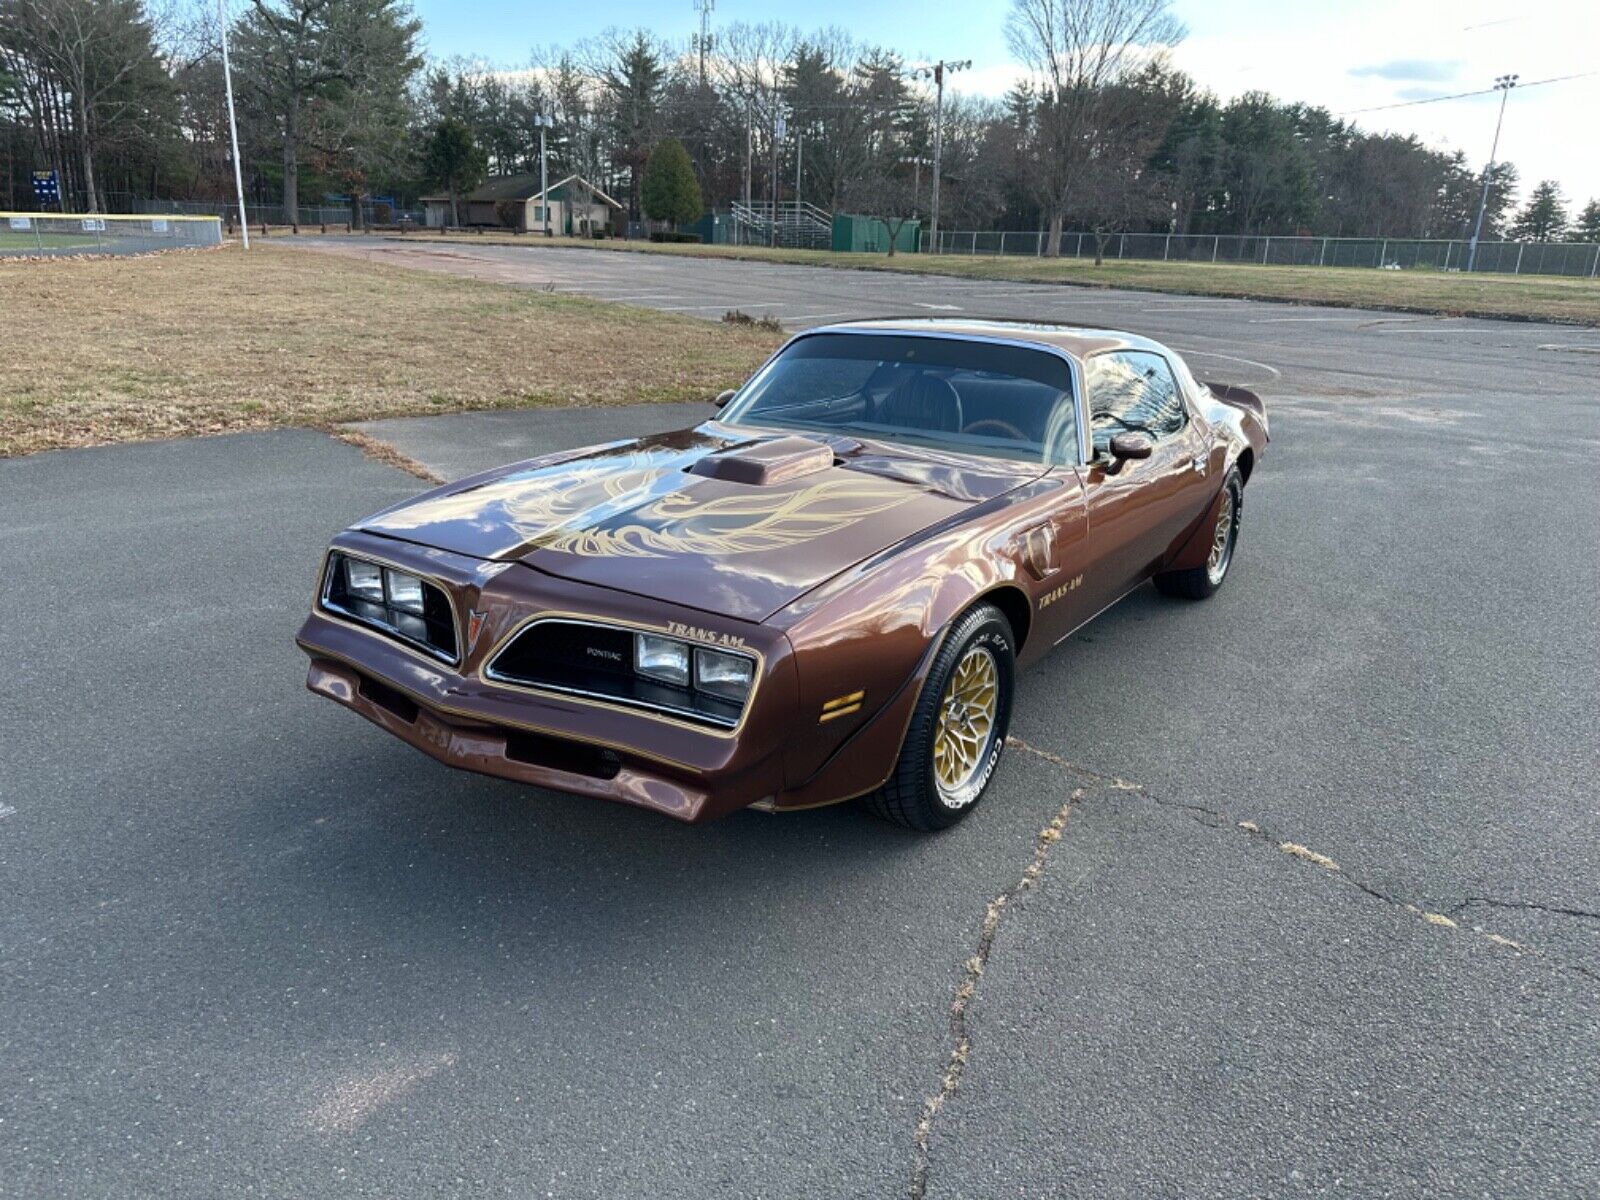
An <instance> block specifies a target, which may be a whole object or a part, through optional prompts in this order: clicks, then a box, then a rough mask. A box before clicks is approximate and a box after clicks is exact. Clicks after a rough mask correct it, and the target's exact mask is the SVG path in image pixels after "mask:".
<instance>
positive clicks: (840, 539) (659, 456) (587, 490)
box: [361, 422, 1044, 620]
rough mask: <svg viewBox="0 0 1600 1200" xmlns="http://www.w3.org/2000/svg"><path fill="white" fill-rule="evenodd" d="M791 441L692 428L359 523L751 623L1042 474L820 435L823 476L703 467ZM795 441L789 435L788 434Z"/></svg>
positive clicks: (494, 475) (1028, 467) (1032, 467)
mask: <svg viewBox="0 0 1600 1200" xmlns="http://www.w3.org/2000/svg"><path fill="white" fill-rule="evenodd" d="M785 436H786V435H785V434H784V433H783V432H782V431H777V430H773V431H770V432H769V431H765V430H763V431H754V430H743V429H734V428H732V427H730V426H726V425H720V424H717V423H716V422H708V423H707V424H705V425H702V426H700V427H699V428H697V429H692V430H684V431H680V432H677V433H670V434H663V435H661V436H659V437H653V438H646V439H641V440H639V441H633V442H625V443H620V444H614V445H609V446H601V447H595V448H592V449H590V450H587V451H580V452H578V453H577V454H576V455H574V456H572V457H568V458H564V459H562V460H560V461H557V462H554V463H549V462H545V463H543V464H542V465H541V463H540V462H537V461H536V462H530V463H523V464H518V465H513V466H509V467H506V468H503V469H502V470H500V471H496V472H491V473H489V474H488V475H481V476H477V477H475V478H473V479H469V480H466V481H464V482H462V483H461V484H459V485H457V486H455V487H451V488H445V489H442V490H440V491H437V492H433V493H431V494H429V495H428V496H425V497H423V498H421V499H419V500H416V501H412V502H409V503H405V504H401V505H398V506H396V507H394V508H391V509H388V510H386V511H384V512H382V513H379V514H378V515H377V516H375V517H372V518H370V519H369V520H367V521H366V522H363V523H362V526H361V528H363V529H366V530H368V531H370V532H373V533H379V534H385V535H388V536H390V537H397V538H404V539H405V540H407V541H413V542H419V543H422V544H425V545H430V546H437V547H439V548H441V549H445V550H451V551H454V552H456V553H460V554H469V555H473V556H475V557H478V558H490V559H498V560H502V561H521V562H524V563H527V564H528V565H529V566H531V567H534V568H536V569H537V570H540V571H545V572H548V573H549V574H552V575H559V576H561V577H563V578H567V579H573V580H579V581H582V582H585V583H592V584H597V585H599V586H602V587H608V588H616V589H620V590H622V591H628V592H634V593H637V594H639V595H643V596H656V597H660V598H661V599H663V600H666V601H669V602H670V603H673V604H682V605H687V606H689V607H693V608H699V609H703V610H706V611H708V612H716V613H721V614H724V615H726V616H731V617H738V618H742V619H745V620H760V619H762V618H764V617H767V616H769V615H771V614H772V613H774V612H776V611H777V610H778V609H780V608H782V607H783V606H784V605H786V604H788V603H790V602H791V601H792V600H794V599H795V598H797V597H799V596H801V595H803V594H804V593H805V592H808V591H810V590H811V589H812V588H814V587H816V586H817V585H818V584H819V583H822V582H824V581H826V580H827V579H830V578H832V577H833V576H834V575H836V574H837V573H838V572H840V571H842V570H844V569H845V568H847V567H849V566H851V565H853V564H855V563H857V562H860V561H861V560H862V559H864V558H867V557H869V556H870V555H873V554H876V553H878V552H879V551H882V550H884V549H886V548H887V547H890V546H892V545H894V544H895V543H897V542H899V541H902V540H904V539H906V538H908V537H910V536H912V535H913V534H915V533H917V532H918V531H919V530H922V529H925V528H927V527H928V526H929V525H932V524H934V523H936V522H939V521H942V520H945V519H946V518H948V517H951V516H953V515H955V514H958V513H960V512H962V511H964V510H965V509H966V508H968V507H969V506H970V505H972V504H974V503H976V502H978V501H981V500H985V499H989V498H992V497H994V496H997V495H1000V494H1002V493H1004V492H1007V491H1010V490H1011V489H1013V488H1015V487H1018V486H1020V485H1021V484H1023V483H1026V482H1027V481H1028V480H1030V479H1034V478H1036V477H1038V476H1039V475H1040V474H1042V473H1043V471H1044V468H1043V467H1042V466H1040V465H1038V464H1032V463H1021V462H1018V463H1010V462H1002V461H997V460H986V459H975V458H968V457H966V456H962V455H952V454H944V453H940V452H936V451H927V450H922V449H920V448H913V449H907V448H905V447H901V446H891V445H888V444H886V443H881V442H875V443H862V442H857V441H854V440H850V439H821V440H822V441H824V442H826V443H828V444H830V445H831V446H832V447H833V449H834V465H832V466H827V465H826V463H827V455H826V454H822V455H821V456H820V458H821V462H822V464H823V465H821V466H820V467H819V469H816V470H813V471H811V472H810V473H802V474H799V475H797V476H796V477H793V478H786V479H784V480H782V481H781V482H774V483H760V484H750V483H744V482H736V481H734V480H732V479H729V478H726V477H716V475H714V474H712V473H708V472H707V471H706V467H705V466H702V467H701V468H700V470H698V471H697V470H694V469H693V468H694V467H695V464H696V463H698V462H700V460H701V459H703V458H705V457H706V456H707V455H711V454H720V455H722V456H724V457H726V456H729V455H732V456H740V455H749V456H751V457H752V458H756V457H759V455H760V454H761V453H762V451H761V447H762V446H763V445H769V444H770V443H771V442H773V441H774V440H776V439H779V438H783V437H785ZM788 436H790V437H791V438H792V436H793V435H788Z"/></svg>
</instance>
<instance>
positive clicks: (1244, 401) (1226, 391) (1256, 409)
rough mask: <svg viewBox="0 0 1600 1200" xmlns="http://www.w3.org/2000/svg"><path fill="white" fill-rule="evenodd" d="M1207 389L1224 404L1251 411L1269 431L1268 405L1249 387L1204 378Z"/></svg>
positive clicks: (1264, 429)
mask: <svg viewBox="0 0 1600 1200" xmlns="http://www.w3.org/2000/svg"><path fill="white" fill-rule="evenodd" d="M1201 382H1202V383H1204V384H1205V387H1206V389H1207V390H1208V391H1209V392H1210V393H1211V394H1212V395H1213V396H1215V397H1216V398H1217V399H1218V400H1221V401H1222V402H1223V403H1224V404H1228V405H1231V406H1233V407H1234V408H1237V409H1241V410H1243V411H1244V412H1247V413H1249V414H1250V415H1251V416H1253V417H1254V418H1255V419H1256V420H1258V421H1260V422H1261V431H1262V432H1263V433H1265V432H1266V431H1267V406H1266V405H1265V404H1263V403H1261V397H1260V396H1258V395H1256V394H1255V393H1254V392H1252V391H1251V390H1250V389H1249V388H1246V387H1240V386H1239V385H1238V384H1235V383H1213V382H1212V381H1211V380H1209V379H1206V380H1202V381H1201Z"/></svg>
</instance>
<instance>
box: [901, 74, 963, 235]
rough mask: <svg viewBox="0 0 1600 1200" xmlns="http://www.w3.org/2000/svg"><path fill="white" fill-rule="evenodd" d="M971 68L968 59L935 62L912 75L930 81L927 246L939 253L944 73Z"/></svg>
mask: <svg viewBox="0 0 1600 1200" xmlns="http://www.w3.org/2000/svg"><path fill="white" fill-rule="evenodd" d="M971 66H972V60H971V59H970V58H967V59H962V60H961V61H960V62H954V61H945V62H936V63H934V64H933V65H932V66H927V67H917V68H916V69H915V70H914V71H913V72H912V73H913V74H914V75H916V76H917V77H918V78H920V79H932V80H933V88H934V101H933V199H932V202H931V203H930V204H929V206H928V233H929V239H928V244H929V245H930V246H932V247H933V252H934V253H935V254H937V253H938V252H939V164H940V159H941V158H943V156H944V77H945V72H947V71H948V72H949V73H950V74H952V75H953V74H955V73H956V72H957V71H965V70H968V69H970V68H971Z"/></svg>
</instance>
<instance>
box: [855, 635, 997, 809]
mask: <svg viewBox="0 0 1600 1200" xmlns="http://www.w3.org/2000/svg"><path fill="white" fill-rule="evenodd" d="M1015 678H1016V640H1015V638H1014V636H1013V634H1012V632H1011V625H1010V623H1009V622H1008V621H1007V620H1006V619H1005V616H1004V615H1003V614H1002V613H1001V612H1000V610H999V609H997V608H995V607H994V605H992V604H978V605H975V606H974V607H973V608H970V609H968V610H967V611H966V612H965V613H963V614H962V615H961V616H960V617H959V618H957V619H956V621H955V623H954V624H953V625H952V626H951V627H950V631H949V633H948V634H946V635H945V639H944V645H942V646H941V647H940V648H939V653H938V654H937V655H935V657H934V660H933V666H932V667H931V668H930V669H929V671H928V677H927V679H925V680H923V683H922V692H921V694H920V695H919V696H918V697H917V706H916V708H915V709H914V710H913V711H912V714H911V723H910V725H909V726H908V727H907V729H906V739H905V742H904V743H903V744H902V745H901V747H900V759H899V761H898V762H897V763H896V764H895V769H894V774H893V775H891V776H890V777H889V781H888V782H887V783H886V784H884V785H883V787H881V788H879V789H878V790H877V791H876V792H873V793H872V794H871V795H869V796H865V797H863V799H862V803H863V804H864V805H865V806H866V807H867V808H868V809H870V810H871V811H872V812H874V813H876V814H877V815H878V816H880V817H882V818H883V819H884V820H886V821H893V822H894V823H895V824H897V825H904V826H905V827H906V828H908V829H917V830H921V831H923V832H932V831H934V830H937V829H948V828H949V827H950V826H952V825H954V824H955V823H956V822H957V821H960V820H961V819H962V818H964V817H965V816H966V815H967V814H968V813H970V812H971V811H972V810H973V809H974V808H976V807H977V806H978V801H979V800H981V799H983V795H984V793H985V792H986V791H987V790H988V787H989V781H990V780H991V779H992V778H993V777H994V772H995V768H996V767H997V766H998V765H999V763H1000V755H1001V752H1002V751H1003V750H1004V749H1005V744H1006V730H1007V729H1009V728H1010V725H1011V692H1012V687H1013V684H1014V681H1015Z"/></svg>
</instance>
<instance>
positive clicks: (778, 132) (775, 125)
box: [772, 113, 788, 248]
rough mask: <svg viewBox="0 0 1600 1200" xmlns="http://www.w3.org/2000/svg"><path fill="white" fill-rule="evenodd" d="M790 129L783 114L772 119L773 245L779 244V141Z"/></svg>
mask: <svg viewBox="0 0 1600 1200" xmlns="http://www.w3.org/2000/svg"><path fill="white" fill-rule="evenodd" d="M787 130H788V126H787V125H786V124H785V122H784V119H783V114H782V113H779V114H778V115H777V116H775V117H773V119H772V245H773V247H774V248H776V247H777V245H778V143H779V142H781V141H783V135H784V133H785V132H786V131H787Z"/></svg>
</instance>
